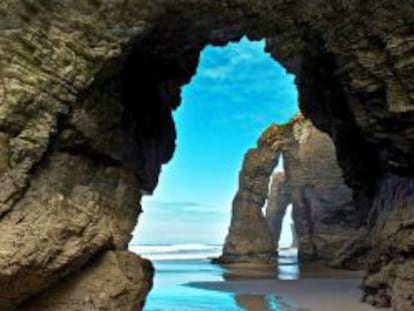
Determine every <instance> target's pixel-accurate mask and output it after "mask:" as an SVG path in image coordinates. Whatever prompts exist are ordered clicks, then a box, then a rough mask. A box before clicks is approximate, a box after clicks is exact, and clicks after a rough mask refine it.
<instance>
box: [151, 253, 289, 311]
mask: <svg viewBox="0 0 414 311" xmlns="http://www.w3.org/2000/svg"><path fill="white" fill-rule="evenodd" d="M154 265H155V268H156V277H155V282H154V288H153V290H152V291H151V293H150V295H149V297H148V300H147V304H146V307H145V309H144V310H145V311H176V310H177V311H196V310H223V311H227V310H228V311H240V310H249V311H250V310H252V311H267V310H268V311H276V310H278V311H279V310H280V311H281V310H284V309H281V306H280V304H279V302H278V301H277V300H276V299H275V298H274V297H273V296H272V295H267V296H266V295H248V294H238V295H235V294H232V293H225V292H219V291H214V290H207V289H199V288H195V287H193V286H191V285H190V284H189V283H191V282H209V281H213V282H216V281H224V279H223V274H225V272H226V271H225V270H224V269H222V268H220V267H219V266H217V265H212V264H210V262H209V260H207V259H194V260H163V261H157V260H155V261H154Z"/></svg>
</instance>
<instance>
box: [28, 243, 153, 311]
mask: <svg viewBox="0 0 414 311" xmlns="http://www.w3.org/2000/svg"><path fill="white" fill-rule="evenodd" d="M152 277H153V267H152V264H151V263H150V262H149V261H147V260H143V259H141V258H140V257H139V256H137V255H134V254H131V253H129V252H123V251H118V252H112V251H109V252H105V253H103V254H102V255H98V257H97V258H96V260H94V261H93V262H92V263H90V264H88V265H86V266H85V267H84V268H82V269H81V270H80V271H79V272H77V273H76V274H75V275H74V276H73V277H71V278H69V279H68V280H67V281H66V280H63V281H62V282H61V283H60V284H59V285H58V286H56V287H53V288H52V289H51V290H49V291H48V292H46V293H45V294H43V295H40V296H38V297H36V298H35V299H32V300H29V301H27V302H26V303H25V305H24V306H23V308H24V310H32V311H37V310H42V311H46V310H53V311H55V310H56V311H82V310H125V311H127V310H130V311H135V310H139V309H141V308H142V307H143V302H144V301H145V298H146V295H147V294H148V292H149V291H150V289H151V287H152Z"/></svg>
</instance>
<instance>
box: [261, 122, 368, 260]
mask: <svg viewBox="0 0 414 311" xmlns="http://www.w3.org/2000/svg"><path fill="white" fill-rule="evenodd" d="M285 128H286V129H285V131H284V139H283V146H282V148H281V154H282V155H283V158H284V163H285V164H284V169H285V172H284V173H275V174H274V175H273V177H272V183H271V186H270V192H269V200H268V204H267V210H266V219H267V221H268V224H269V225H270V228H271V230H272V232H273V235H274V239H275V241H278V240H279V235H280V230H281V223H282V217H283V215H284V213H285V211H286V208H287V206H288V204H293V219H294V221H295V230H296V232H297V235H298V241H299V245H298V246H299V257H300V259H301V261H302V263H304V262H308V261H315V260H316V261H321V262H324V263H325V264H330V265H336V266H340V267H353V266H355V267H358V266H360V263H359V262H358V261H359V257H360V256H361V255H362V254H361V249H362V248H363V245H362V244H363V240H361V241H358V242H359V243H356V244H355V245H354V249H347V252H348V253H347V254H343V249H344V248H347V247H348V244H349V243H350V241H351V239H352V238H353V237H355V236H357V235H358V234H359V232H361V231H362V230H364V228H365V226H364V225H361V223H360V221H359V220H358V213H357V210H356V207H355V204H354V201H353V197H352V191H351V189H350V188H349V187H347V186H346V185H345V181H344V179H343V176H342V171H341V169H340V168H339V166H338V164H337V160H336V152H335V147H334V145H333V142H332V140H331V139H330V138H329V136H328V135H326V134H325V133H322V132H320V131H319V130H318V129H316V128H315V127H314V126H313V125H312V124H311V123H310V122H309V121H308V120H306V119H304V118H303V117H302V116H299V117H296V118H295V119H293V120H292V121H291V122H289V123H288V124H287V125H285ZM356 249H358V252H356ZM365 255H366V254H365ZM345 256H346V257H345Z"/></svg>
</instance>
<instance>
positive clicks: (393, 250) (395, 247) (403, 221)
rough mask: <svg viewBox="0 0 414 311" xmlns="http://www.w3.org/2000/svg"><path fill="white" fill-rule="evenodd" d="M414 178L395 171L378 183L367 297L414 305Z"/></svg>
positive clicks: (408, 306)
mask: <svg viewBox="0 0 414 311" xmlns="http://www.w3.org/2000/svg"><path fill="white" fill-rule="evenodd" d="M413 207H414V178H412V177H399V176H396V175H393V174H388V175H386V176H384V178H383V179H382V181H381V182H380V183H379V184H378V188H377V195H376V198H375V201H374V204H373V209H372V212H371V217H370V221H371V222H373V223H374V224H375V225H374V227H373V230H372V233H371V245H372V250H373V252H374V254H373V256H372V257H371V261H370V265H369V271H368V272H369V273H368V274H367V276H366V278H365V280H364V287H365V292H366V296H365V299H366V301H368V302H370V303H373V304H374V305H377V306H380V307H384V306H389V305H390V304H391V305H392V306H393V308H394V309H395V310H404V311H408V310H413V309H414V295H413V294H414V270H413V269H414V256H413V250H414V231H413V228H414V210H413Z"/></svg>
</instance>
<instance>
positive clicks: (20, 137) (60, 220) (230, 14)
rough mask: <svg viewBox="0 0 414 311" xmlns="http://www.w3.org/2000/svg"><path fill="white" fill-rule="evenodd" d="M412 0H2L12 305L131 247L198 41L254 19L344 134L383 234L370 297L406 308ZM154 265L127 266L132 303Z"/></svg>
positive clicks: (2, 161) (252, 27)
mask: <svg viewBox="0 0 414 311" xmlns="http://www.w3.org/2000/svg"><path fill="white" fill-rule="evenodd" d="M413 11H414V8H413V4H412V2H411V1H394V0H368V1H366V0H352V1H351V0H349V1H342V0H306V1H305V0H298V1H286V0H269V1H261V0H199V1H190V0H129V1H124V0H113V1H104V0H93V1H92V0H85V1H58V0H50V1H33V0H3V1H2V2H1V4H0V230H1V232H2V236H1V237H0V250H1V252H0V288H7V289H8V291H3V292H2V293H1V297H0V301H1V303H0V305H1V306H2V308H3V309H5V310H10V309H12V308H13V307H16V308H17V307H21V310H24V307H23V304H24V302H25V301H28V300H29V299H30V300H35V299H36V296H37V297H39V299H41V298H40V297H46V296H47V295H48V292H51V291H52V288H53V289H54V288H56V286H58V285H59V284H62V283H63V282H68V281H69V280H71V279H73V280H75V279H77V280H79V282H81V283H82V284H87V282H89V281H88V280H86V278H87V276H88V275H92V274H93V273H91V274H88V273H87V271H86V269H88V267H92V266H93V264H94V263H95V265H104V262H106V261H104V260H103V258H104V257H102V256H105V254H106V253H107V252H122V251H125V249H126V248H127V243H128V241H129V239H130V233H131V232H132V228H133V227H134V225H135V224H136V221H137V216H138V214H139V212H140V207H139V206H138V205H139V203H138V202H139V199H140V196H141V194H142V193H151V192H152V191H153V189H154V187H155V186H156V184H157V180H158V174H159V172H160V167H161V165H162V164H163V163H166V162H168V160H169V159H170V158H171V157H172V155H173V151H174V146H175V142H174V140H175V127H174V123H173V120H172V117H171V113H172V110H173V109H175V108H177V107H178V105H179V103H180V88H181V86H182V85H184V84H185V83H188V82H189V81H190V79H191V76H192V75H193V74H194V73H195V70H196V67H197V62H198V56H199V53H200V51H201V50H202V49H203V47H204V46H205V45H206V44H215V45H223V44H226V43H227V42H229V41H235V40H239V39H240V38H241V37H242V36H243V35H247V36H248V37H249V38H251V39H260V38H266V42H267V43H266V50H267V51H268V52H269V53H271V55H272V56H273V57H274V58H275V60H277V61H279V62H280V63H281V64H282V65H283V66H285V68H286V69H287V70H289V71H290V72H291V73H294V74H295V75H296V82H297V85H298V89H299V92H300V106H301V109H302V111H303V113H304V114H305V116H306V117H308V118H309V119H311V120H312V122H313V123H314V124H315V125H316V126H317V127H318V128H319V129H321V130H322V131H324V132H326V133H327V134H328V135H329V136H330V137H331V138H332V139H333V141H334V143H335V146H336V150H337V154H338V162H339V165H340V167H341V168H342V170H343V172H344V176H345V180H346V182H347V184H348V185H349V186H350V187H351V188H352V190H353V195H354V199H355V204H356V206H357V212H358V220H359V221H360V222H361V223H366V222H367V220H368V219H369V222H368V224H369V231H368V233H367V235H368V236H369V237H370V238H372V241H370V243H372V246H373V247H374V248H376V252H373V253H372V262H373V263H374V265H373V266H372V268H370V269H369V271H368V274H367V278H366V279H365V290H366V293H367V300H368V301H371V302H373V303H378V301H381V304H389V303H391V304H393V306H394V308H395V309H396V310H403V311H404V310H411V304H412V302H413V296H412V295H411V294H407V293H412V292H413V291H414V290H413V289H414V285H413V278H412V275H413V272H414V268H413V264H412V263H413V261H414V259H413V258H414V256H413V250H412V249H413V243H412V241H413V239H412V236H413V235H414V230H413V228H412V227H411V226H410V225H407V220H409V219H410V218H411V217H412V215H411V213H412V204H411V203H410V202H411V197H412V179H413V176H414V157H413V156H412V155H413V152H414V133H413V118H414V83H413V77H414V65H413V63H414V62H413V50H414V40H413V36H414V35H413V33H414V32H413V24H412V16H413ZM410 204H411V205H410ZM397 227H398V228H400V229H399V230H394V229H395V228H397ZM371 229H372V231H371ZM371 232H372V234H371ZM401 238H404V239H403V240H401ZM381 239H382V240H384V241H385V243H384V245H381V247H380V246H378V243H377V241H380V240H381ZM394 241H399V242H400V241H402V242H403V243H397V245H394V244H393V243H394ZM99 257H101V259H102V260H100V259H99ZM138 261H140V260H139V259H138V258H137V262H138ZM140 262H141V261H140ZM108 264H109V265H112V266H113V268H114V270H111V271H115V270H116V265H117V261H116V260H110V261H109V263H108ZM143 264H144V263H143ZM390 267H392V269H390ZM387 270H388V271H390V270H392V271H396V273H385V272H384V271H387ZM129 271H131V273H132V270H129ZM138 271H140V269H138V270H136V271H135V272H134V273H138ZM400 271H404V273H402V272H400ZM80 273H82V274H84V275H85V278H82V277H79V274H80ZM122 274H123V273H122V272H121V271H119V277H120V278H123V276H122ZM378 275H381V278H377V279H378V281H377V282H374V281H373V280H372V279H373V278H375V277H376V276H378ZM144 278H146V281H145V282H143V283H142V284H145V285H140V282H138V281H136V280H138V279H140V277H139V276H138V274H137V277H136V278H131V279H130V280H131V282H136V283H137V286H140V287H141V288H142V290H143V292H140V293H139V294H134V295H131V296H128V297H134V298H132V300H133V301H129V302H126V303H125V305H126V304H128V305H130V306H131V308H132V306H135V305H137V301H139V304H141V302H142V301H143V299H144V298H143V297H144V294H145V293H144V291H145V290H148V288H149V286H147V285H148V284H150V280H149V279H150V273H147V274H144ZM84 282H85V283H84ZM121 283H122V282H120V283H119V285H120V286H122V284H121ZM77 286H81V285H80V284H79V285H77ZM61 288H62V290H64V288H63V287H61ZM88 288H89V287H88ZM124 288H125V287H124ZM401 289H403V290H401ZM85 290H86V289H85ZM88 290H89V289H88ZM41 292H42V293H43V295H41ZM93 292H94V291H93V290H92V289H91V293H92V294H93ZM72 293H75V292H72ZM131 294H132V293H131ZM124 297H126V296H124ZM96 299H99V297H96ZM102 299H103V300H102V301H107V300H105V299H106V298H105V297H103V298H102ZM76 300H77V299H75V298H73V301H76ZM98 305H99V304H98ZM408 306H410V307H408ZM77 309H79V308H78V306H76V305H73V306H71V307H68V308H67V309H66V310H77Z"/></svg>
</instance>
